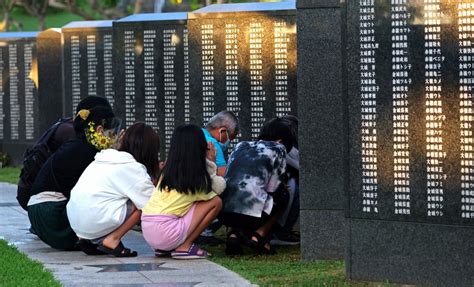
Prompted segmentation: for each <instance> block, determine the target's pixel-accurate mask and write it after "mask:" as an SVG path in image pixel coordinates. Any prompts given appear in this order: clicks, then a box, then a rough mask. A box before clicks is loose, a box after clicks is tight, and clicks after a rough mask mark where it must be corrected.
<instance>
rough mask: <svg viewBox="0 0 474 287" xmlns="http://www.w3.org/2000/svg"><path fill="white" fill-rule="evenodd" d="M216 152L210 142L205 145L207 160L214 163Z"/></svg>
mask: <svg viewBox="0 0 474 287" xmlns="http://www.w3.org/2000/svg"><path fill="white" fill-rule="evenodd" d="M216 155H217V151H216V148H215V147H214V144H213V143H212V142H208V143H207V159H208V160H210V161H212V162H216Z"/></svg>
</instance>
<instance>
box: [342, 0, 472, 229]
mask: <svg viewBox="0 0 474 287" xmlns="http://www.w3.org/2000/svg"><path fill="white" fill-rule="evenodd" d="M347 9H348V25H347V27H348V40H347V44H348V63H349V64H348V65H349V66H348V68H349V69H348V70H349V73H348V80H349V90H348V92H349V94H348V97H349V104H350V108H349V111H350V128H351V130H350V137H351V142H353V143H354V144H352V145H351V183H352V186H351V190H350V217H352V218H365V219H384V220H387V219H388V220H396V221H413V222H429V223H445V224H468V225H474V135H473V127H474V126H473V124H474V109H473V103H474V93H473V83H474V74H473V72H472V71H473V70H472V65H473V56H474V54H473V53H474V46H473V44H472V43H473V40H474V28H473V26H472V23H474V3H472V1H457V2H453V1H445V0H425V1H410V0H387V1H374V0H361V1H350V3H349V4H348V6H347Z"/></svg>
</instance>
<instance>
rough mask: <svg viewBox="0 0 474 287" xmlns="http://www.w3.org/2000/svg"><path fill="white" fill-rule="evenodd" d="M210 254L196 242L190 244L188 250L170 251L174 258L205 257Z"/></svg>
mask: <svg viewBox="0 0 474 287" xmlns="http://www.w3.org/2000/svg"><path fill="white" fill-rule="evenodd" d="M209 256H211V254H209V253H208V252H207V251H206V250H204V249H201V248H199V247H198V246H197V245H196V244H194V243H193V244H191V247H189V249H188V251H176V250H175V251H172V252H171V257H172V258H174V259H205V258H207V257H209Z"/></svg>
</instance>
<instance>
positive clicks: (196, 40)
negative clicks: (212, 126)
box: [188, 2, 298, 150]
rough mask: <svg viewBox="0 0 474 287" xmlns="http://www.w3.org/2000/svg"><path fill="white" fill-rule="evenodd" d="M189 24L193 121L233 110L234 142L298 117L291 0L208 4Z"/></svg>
mask: <svg viewBox="0 0 474 287" xmlns="http://www.w3.org/2000/svg"><path fill="white" fill-rule="evenodd" d="M188 26H189V35H190V36H189V55H190V58H189V59H190V72H191V75H193V76H192V77H191V78H190V100H191V105H190V106H191V120H192V121H193V122H195V123H196V124H198V125H201V126H202V125H204V124H205V123H206V122H207V121H208V120H209V119H210V118H211V117H212V116H213V115H214V114H216V113H217V112H219V111H222V110H229V111H232V112H234V113H236V114H237V116H238V118H239V121H240V124H241V135H240V136H239V137H238V138H237V139H236V142H237V141H240V140H251V139H255V138H256V137H257V136H258V134H259V131H260V127H261V126H262V124H263V123H264V122H265V121H266V120H269V119H271V118H273V117H275V116H283V115H286V114H294V115H297V112H298V111H297V104H296V9H295V2H278V3H242V4H216V5H210V6H207V7H204V8H202V9H199V10H196V11H193V12H192V13H190V14H189V21H188ZM232 146H233V143H232V145H231V148H230V149H229V150H232Z"/></svg>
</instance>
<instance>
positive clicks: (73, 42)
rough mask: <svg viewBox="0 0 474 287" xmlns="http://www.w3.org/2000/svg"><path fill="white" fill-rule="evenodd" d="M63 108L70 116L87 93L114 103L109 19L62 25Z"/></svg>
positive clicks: (110, 24) (110, 25) (111, 42)
mask: <svg viewBox="0 0 474 287" xmlns="http://www.w3.org/2000/svg"><path fill="white" fill-rule="evenodd" d="M61 30H62V34H63V49H64V50H63V61H64V64H63V67H64V112H65V115H66V116H72V115H73V113H74V111H75V110H76V106H77V104H78V103H79V102H80V101H81V100H82V99H83V98H85V97H87V96H101V97H105V98H106V99H107V100H108V101H109V102H110V104H111V105H112V106H113V105H114V93H115V87H114V79H113V61H112V46H113V41H112V21H77V22H71V23H69V24H67V25H66V26H64V27H63V28H62V29H61Z"/></svg>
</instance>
